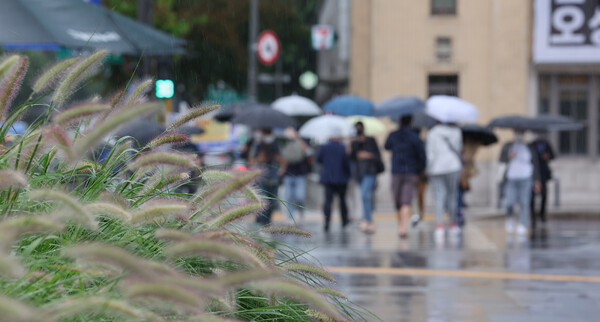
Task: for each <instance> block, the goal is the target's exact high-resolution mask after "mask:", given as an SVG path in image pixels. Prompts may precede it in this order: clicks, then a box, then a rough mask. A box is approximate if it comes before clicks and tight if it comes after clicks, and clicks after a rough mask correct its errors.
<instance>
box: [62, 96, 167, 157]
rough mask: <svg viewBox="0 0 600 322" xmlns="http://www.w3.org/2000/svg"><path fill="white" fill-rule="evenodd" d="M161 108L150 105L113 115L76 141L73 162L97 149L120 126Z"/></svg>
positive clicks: (128, 109)
mask: <svg viewBox="0 0 600 322" xmlns="http://www.w3.org/2000/svg"><path fill="white" fill-rule="evenodd" d="M159 107H160V106H159V105H158V104H156V103H148V104H142V105H138V106H132V107H128V108H125V109H121V110H119V111H118V112H115V113H113V114H111V116H109V117H107V118H106V119H104V120H102V122H100V123H98V124H96V125H95V126H94V127H93V128H92V129H91V130H90V131H89V132H86V133H85V134H84V137H83V138H81V139H78V140H77V141H75V144H74V145H73V158H74V159H73V160H71V161H76V160H75V158H77V157H78V156H79V157H81V156H83V155H85V154H86V152H88V151H89V150H91V149H93V148H95V147H96V145H97V144H98V143H99V142H100V141H101V140H102V139H103V138H104V137H105V136H106V135H108V134H109V133H110V132H111V131H114V130H116V129H117V128H118V127H119V126H121V125H123V124H124V123H127V122H129V121H130V120H132V119H133V118H135V117H140V116H142V115H145V114H147V113H150V112H152V111H155V110H157V109H158V108H159Z"/></svg>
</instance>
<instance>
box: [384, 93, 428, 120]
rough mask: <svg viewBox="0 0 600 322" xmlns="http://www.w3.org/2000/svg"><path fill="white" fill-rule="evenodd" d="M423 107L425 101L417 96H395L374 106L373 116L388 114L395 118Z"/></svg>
mask: <svg viewBox="0 0 600 322" xmlns="http://www.w3.org/2000/svg"><path fill="white" fill-rule="evenodd" d="M424 108H425V102H423V101H422V100H421V99H419V98H417V97H414V96H411V97H406V96H397V97H393V98H390V99H387V100H385V101H383V102H381V103H379V104H378V105H377V106H375V110H373V116H389V117H394V118H396V117H400V116H405V115H412V114H414V113H415V112H418V111H420V110H423V109H424Z"/></svg>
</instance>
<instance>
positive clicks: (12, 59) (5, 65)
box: [0, 55, 21, 81]
mask: <svg viewBox="0 0 600 322" xmlns="http://www.w3.org/2000/svg"><path fill="white" fill-rule="evenodd" d="M19 58H21V56H19V55H10V56H7V57H4V59H2V61H1V62H0V81H1V80H2V78H4V75H5V74H6V72H8V71H9V70H10V69H11V68H12V67H13V66H14V65H15V63H16V62H17V61H18V60H19Z"/></svg>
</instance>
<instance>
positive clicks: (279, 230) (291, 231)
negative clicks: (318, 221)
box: [260, 226, 311, 238]
mask: <svg viewBox="0 0 600 322" xmlns="http://www.w3.org/2000/svg"><path fill="white" fill-rule="evenodd" d="M260 230H261V231H262V232H265V233H270V234H279V235H295V236H301V237H306V238H310V237H311V234H310V233H309V232H307V231H305V230H302V229H300V228H298V227H294V226H265V227H262V228H261V229H260Z"/></svg>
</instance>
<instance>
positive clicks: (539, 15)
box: [533, 0, 600, 64]
mask: <svg viewBox="0 0 600 322" xmlns="http://www.w3.org/2000/svg"><path fill="white" fill-rule="evenodd" d="M534 10H535V13H534V32H533V61H534V63H538V64H556V63H600V5H599V3H598V0H535V7H534Z"/></svg>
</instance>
